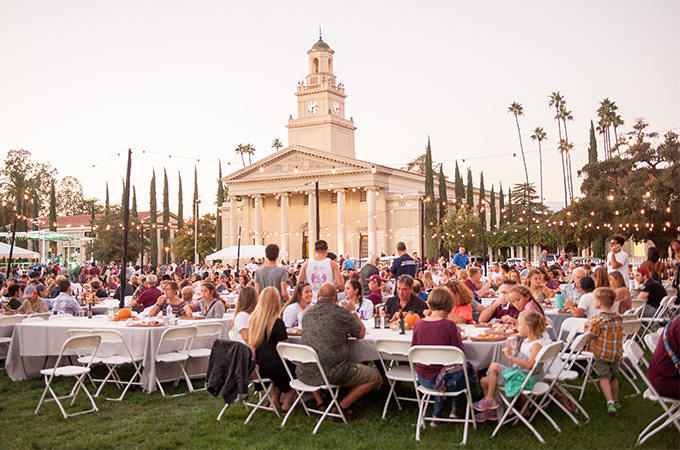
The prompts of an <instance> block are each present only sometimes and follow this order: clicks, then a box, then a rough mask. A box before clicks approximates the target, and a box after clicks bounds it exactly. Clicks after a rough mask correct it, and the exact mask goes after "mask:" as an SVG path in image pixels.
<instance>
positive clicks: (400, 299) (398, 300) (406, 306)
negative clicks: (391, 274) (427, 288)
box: [385, 275, 428, 320]
mask: <svg viewBox="0 0 680 450" xmlns="http://www.w3.org/2000/svg"><path fill="white" fill-rule="evenodd" d="M385 309H386V310H387V311H386V314H387V317H388V318H389V319H390V320H392V319H395V318H398V317H399V316H398V315H397V314H399V313H401V315H402V316H404V317H405V316H406V313H409V312H414V313H416V314H418V315H419V316H420V317H423V316H424V312H425V310H426V309H428V308H427V303H425V302H424V301H422V300H421V299H420V298H418V296H416V295H414V294H413V277H411V276H410V275H402V276H400V277H399V278H397V295H395V296H394V297H390V298H389V299H388V300H387V302H385Z"/></svg>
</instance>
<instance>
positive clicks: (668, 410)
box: [623, 340, 680, 445]
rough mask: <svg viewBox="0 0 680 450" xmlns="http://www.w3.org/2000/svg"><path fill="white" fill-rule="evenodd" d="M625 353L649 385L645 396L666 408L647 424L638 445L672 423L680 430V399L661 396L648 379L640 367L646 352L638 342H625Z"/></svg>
mask: <svg viewBox="0 0 680 450" xmlns="http://www.w3.org/2000/svg"><path fill="white" fill-rule="evenodd" d="M623 354H624V355H625V356H626V358H628V360H629V361H630V362H631V363H632V365H633V368H634V369H635V371H637V373H638V376H639V377H640V378H642V380H643V381H644V382H645V384H646V385H647V390H646V391H645V393H644V394H643V397H644V398H646V399H647V400H650V401H653V402H657V403H658V404H659V405H661V408H663V410H664V413H663V414H661V415H660V416H659V417H657V418H656V419H654V420H653V421H652V422H651V423H650V424H649V425H647V428H645V429H644V430H643V431H642V433H640V435H639V436H638V440H637V445H640V444H643V443H644V442H645V441H646V440H647V439H649V438H650V437H652V436H654V435H655V434H656V433H658V432H659V431H661V430H662V429H664V428H666V427H667V426H668V425H670V424H671V423H672V424H673V425H675V428H677V429H678V431H680V421H679V420H680V400H675V399H671V398H666V397H661V396H660V395H659V393H658V392H657V391H656V389H655V388H654V386H652V383H650V382H649V379H647V376H646V375H645V373H644V372H643V371H642V368H641V367H640V361H641V360H644V356H643V355H644V352H643V350H642V348H640V346H639V345H638V344H637V342H635V341H634V340H630V341H628V342H626V343H625V344H623ZM664 419H665V420H664ZM662 420H664V422H663V423H662V424H661V425H659V426H657V427H656V428H653V427H654V426H655V425H657V424H658V423H659V422H660V421H662Z"/></svg>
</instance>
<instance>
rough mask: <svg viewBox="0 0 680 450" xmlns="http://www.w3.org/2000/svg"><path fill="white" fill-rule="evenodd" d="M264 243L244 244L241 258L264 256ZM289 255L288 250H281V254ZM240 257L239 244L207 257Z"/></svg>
mask: <svg viewBox="0 0 680 450" xmlns="http://www.w3.org/2000/svg"><path fill="white" fill-rule="evenodd" d="M265 248H266V247H265V246H264V245H242V246H241V252H240V257H241V259H244V258H247V259H250V258H264V249H265ZM281 255H288V253H286V252H279V256H281ZM238 257H239V254H238V246H237V245H232V246H231V247H227V248H223V249H222V250H219V251H217V252H215V253H213V254H211V255H208V256H206V257H205V259H206V260H208V261H214V260H216V259H236V258H238Z"/></svg>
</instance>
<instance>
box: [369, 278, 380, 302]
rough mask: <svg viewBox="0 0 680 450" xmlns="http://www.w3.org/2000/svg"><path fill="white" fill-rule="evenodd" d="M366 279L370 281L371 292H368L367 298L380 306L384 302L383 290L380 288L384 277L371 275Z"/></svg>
mask: <svg viewBox="0 0 680 450" xmlns="http://www.w3.org/2000/svg"><path fill="white" fill-rule="evenodd" d="M366 281H367V282H368V288H369V289H370V294H368V295H367V296H366V298H367V299H369V300H370V301H372V302H373V306H378V305H379V304H381V303H382V291H381V290H380V284H381V283H382V278H380V275H371V276H370V277H368V278H366Z"/></svg>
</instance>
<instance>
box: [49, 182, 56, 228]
mask: <svg viewBox="0 0 680 450" xmlns="http://www.w3.org/2000/svg"><path fill="white" fill-rule="evenodd" d="M50 231H57V194H56V192H55V188H54V180H52V183H50Z"/></svg>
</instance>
